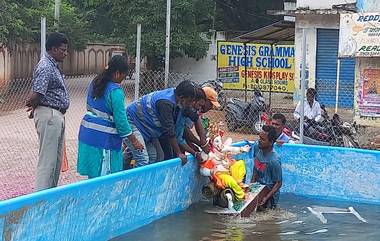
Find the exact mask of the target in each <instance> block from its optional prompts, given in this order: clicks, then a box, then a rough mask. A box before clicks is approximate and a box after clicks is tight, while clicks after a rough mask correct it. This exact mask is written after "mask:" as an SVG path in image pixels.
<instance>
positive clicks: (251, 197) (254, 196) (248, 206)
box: [205, 183, 270, 217]
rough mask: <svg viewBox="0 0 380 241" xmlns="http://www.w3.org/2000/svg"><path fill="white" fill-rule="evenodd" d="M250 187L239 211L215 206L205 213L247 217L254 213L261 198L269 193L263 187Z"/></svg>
mask: <svg viewBox="0 0 380 241" xmlns="http://www.w3.org/2000/svg"><path fill="white" fill-rule="evenodd" d="M250 186H251V191H250V192H248V193H247V194H246V198H245V200H244V204H243V205H242V207H240V208H239V210H235V209H232V210H231V209H227V208H221V207H216V206H215V207H213V208H211V209H207V210H205V212H206V213H209V214H219V215H229V216H240V217H249V216H250V215H251V213H252V212H255V211H256V209H257V207H258V206H259V204H260V202H261V200H262V199H263V197H265V195H267V194H268V193H269V191H270V190H269V188H267V187H266V186H265V185H261V184H257V183H255V184H254V183H251V184H250Z"/></svg>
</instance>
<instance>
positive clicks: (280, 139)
mask: <svg viewBox="0 0 380 241" xmlns="http://www.w3.org/2000/svg"><path fill="white" fill-rule="evenodd" d="M285 124H286V118H285V116H284V115H283V114H281V113H276V114H274V115H273V116H272V122H271V125H272V126H273V127H274V129H276V134H277V141H276V142H277V144H280V145H282V144H284V143H289V142H290V143H291V142H293V141H292V140H291V139H290V137H289V136H288V135H287V134H286V133H285Z"/></svg>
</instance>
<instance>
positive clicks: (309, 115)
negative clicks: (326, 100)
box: [293, 88, 322, 126]
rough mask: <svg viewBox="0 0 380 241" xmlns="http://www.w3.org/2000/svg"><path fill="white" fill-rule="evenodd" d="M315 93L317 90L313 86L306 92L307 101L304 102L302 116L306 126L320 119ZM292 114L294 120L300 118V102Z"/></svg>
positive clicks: (320, 110) (319, 109)
mask: <svg viewBox="0 0 380 241" xmlns="http://www.w3.org/2000/svg"><path fill="white" fill-rule="evenodd" d="M316 95H317V91H316V90H315V89H314V88H309V89H308V90H307V92H306V100H307V101H306V103H305V104H304V117H305V124H306V125H307V126H308V125H312V124H313V123H315V122H320V121H322V109H321V106H320V104H319V103H318V101H316V100H315V97H316ZM293 115H294V118H295V119H296V120H298V121H299V120H300V118H301V102H298V104H297V107H296V109H295V111H294V114H293Z"/></svg>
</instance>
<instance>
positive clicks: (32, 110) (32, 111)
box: [26, 106, 34, 119]
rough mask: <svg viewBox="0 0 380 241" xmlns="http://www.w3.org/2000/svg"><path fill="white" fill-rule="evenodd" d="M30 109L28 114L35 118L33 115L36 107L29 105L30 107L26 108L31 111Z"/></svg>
mask: <svg viewBox="0 0 380 241" xmlns="http://www.w3.org/2000/svg"><path fill="white" fill-rule="evenodd" d="M29 111H30V113H29V115H28V118H29V119H33V117H34V108H33V107H31V106H28V108H27V109H26V112H29Z"/></svg>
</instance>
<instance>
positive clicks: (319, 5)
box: [297, 0, 356, 9]
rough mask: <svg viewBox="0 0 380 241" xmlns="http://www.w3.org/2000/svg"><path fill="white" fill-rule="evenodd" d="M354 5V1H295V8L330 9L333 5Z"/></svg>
mask: <svg viewBox="0 0 380 241" xmlns="http://www.w3.org/2000/svg"><path fill="white" fill-rule="evenodd" d="M347 3H356V0H297V8H310V9H331V7H332V6H333V5H337V4H347Z"/></svg>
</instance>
